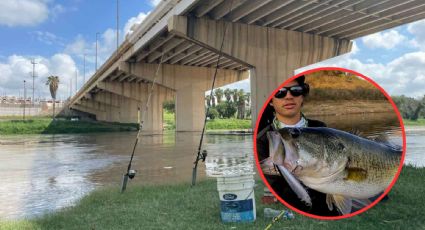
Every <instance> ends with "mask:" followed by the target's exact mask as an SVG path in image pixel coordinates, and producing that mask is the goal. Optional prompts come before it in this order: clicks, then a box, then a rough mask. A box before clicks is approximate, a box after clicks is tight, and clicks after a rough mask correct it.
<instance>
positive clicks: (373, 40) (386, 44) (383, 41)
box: [362, 30, 407, 49]
mask: <svg viewBox="0 0 425 230" xmlns="http://www.w3.org/2000/svg"><path fill="white" fill-rule="evenodd" d="M362 41H363V44H364V45H365V46H367V47H368V48H371V49H376V48H384V49H392V48H394V47H395V46H397V45H399V44H400V43H402V42H405V41H407V38H406V36H404V35H402V34H400V33H399V32H398V31H397V30H389V31H384V32H379V33H374V34H371V35H368V36H366V37H363V38H362Z"/></svg>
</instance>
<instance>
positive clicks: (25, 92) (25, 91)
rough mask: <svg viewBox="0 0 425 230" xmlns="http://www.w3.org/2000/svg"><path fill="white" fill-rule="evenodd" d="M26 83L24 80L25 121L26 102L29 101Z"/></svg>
mask: <svg viewBox="0 0 425 230" xmlns="http://www.w3.org/2000/svg"><path fill="white" fill-rule="evenodd" d="M25 83H26V81H25V80H24V121H25V104H26V102H27V99H26V98H27V88H26V85H25Z"/></svg>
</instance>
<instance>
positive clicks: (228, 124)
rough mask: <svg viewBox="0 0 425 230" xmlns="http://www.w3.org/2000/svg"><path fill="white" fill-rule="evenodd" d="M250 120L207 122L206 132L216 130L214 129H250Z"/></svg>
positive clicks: (232, 119) (233, 119) (215, 120)
mask: <svg viewBox="0 0 425 230" xmlns="http://www.w3.org/2000/svg"><path fill="white" fill-rule="evenodd" d="M250 128H251V120H245V119H244V120H242V119H235V118H230V119H214V120H209V121H207V130H216V129H225V130H231V129H250Z"/></svg>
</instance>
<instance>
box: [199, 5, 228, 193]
mask: <svg viewBox="0 0 425 230" xmlns="http://www.w3.org/2000/svg"><path fill="white" fill-rule="evenodd" d="M233 1H234V0H232V1H231V2H230V8H229V12H228V13H231V12H232V11H233ZM226 32H227V23H226V22H224V32H223V38H222V40H221V45H220V50H219V53H218V58H217V62H216V65H215V71H214V77H213V81H212V86H211V92H210V98H213V90H214V85H215V80H216V78H217V72H218V66H219V65H220V58H221V57H222V55H223V54H222V52H223V46H224V39H225V38H226ZM209 111H210V107H208V106H207V111H206V112H205V118H204V126H203V128H202V133H201V140H200V141H199V146H198V154H197V156H196V159H195V162H193V164H194V165H193V169H192V186H194V185H195V183H196V174H197V169H198V162H199V160H202V162H205V159H206V157H207V151H206V150H204V151H202V153H201V148H202V143H203V140H204V133H205V128H206V124H207V117H208V113H209Z"/></svg>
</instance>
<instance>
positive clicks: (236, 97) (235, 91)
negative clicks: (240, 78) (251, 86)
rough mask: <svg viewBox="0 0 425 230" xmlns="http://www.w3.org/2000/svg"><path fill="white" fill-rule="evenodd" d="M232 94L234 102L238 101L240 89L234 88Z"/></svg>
mask: <svg viewBox="0 0 425 230" xmlns="http://www.w3.org/2000/svg"><path fill="white" fill-rule="evenodd" d="M232 96H233V102H235V103H236V102H237V101H238V89H233V90H232Z"/></svg>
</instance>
